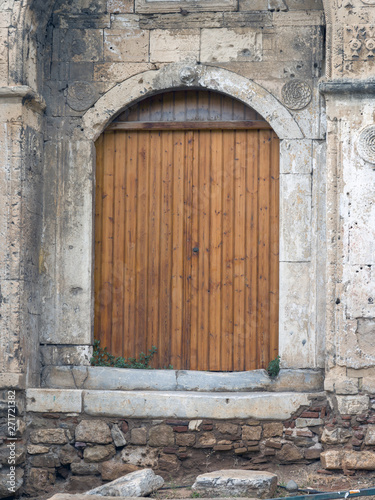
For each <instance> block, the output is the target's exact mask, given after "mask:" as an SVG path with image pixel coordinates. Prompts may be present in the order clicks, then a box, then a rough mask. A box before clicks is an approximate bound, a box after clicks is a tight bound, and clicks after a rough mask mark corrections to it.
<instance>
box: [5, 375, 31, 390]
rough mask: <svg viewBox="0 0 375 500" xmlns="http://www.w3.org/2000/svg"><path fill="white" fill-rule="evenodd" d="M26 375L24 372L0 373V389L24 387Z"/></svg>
mask: <svg viewBox="0 0 375 500" xmlns="http://www.w3.org/2000/svg"><path fill="white" fill-rule="evenodd" d="M25 386H26V376H25V374H24V373H0V389H9V390H18V389H25Z"/></svg>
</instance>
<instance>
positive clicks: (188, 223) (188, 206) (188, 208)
mask: <svg viewBox="0 0 375 500" xmlns="http://www.w3.org/2000/svg"><path fill="white" fill-rule="evenodd" d="M185 141H186V149H185V154H186V159H185V179H184V204H185V213H184V243H185V249H186V254H185V259H184V261H185V270H184V276H185V283H184V332H185V334H184V345H183V349H184V352H183V360H184V364H185V366H186V367H187V368H190V359H191V355H192V352H191V349H192V346H191V297H192V289H191V273H192V259H193V251H192V249H193V245H192V205H193V200H192V184H193V151H194V135H193V131H191V130H189V131H186V133H185ZM193 356H195V354H194V355H193Z"/></svg>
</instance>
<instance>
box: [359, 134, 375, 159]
mask: <svg viewBox="0 0 375 500" xmlns="http://www.w3.org/2000/svg"><path fill="white" fill-rule="evenodd" d="M357 151H358V154H359V156H360V157H361V158H363V159H364V160H366V161H368V162H369V163H372V164H375V125H369V126H368V127H366V128H364V129H363V130H362V131H361V132H360V134H359V136H358V142H357Z"/></svg>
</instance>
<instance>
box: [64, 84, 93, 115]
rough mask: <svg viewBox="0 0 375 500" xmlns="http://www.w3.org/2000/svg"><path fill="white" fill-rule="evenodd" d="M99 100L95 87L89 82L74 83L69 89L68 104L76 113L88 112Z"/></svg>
mask: <svg viewBox="0 0 375 500" xmlns="http://www.w3.org/2000/svg"><path fill="white" fill-rule="evenodd" d="M96 99H97V93H96V90H95V88H94V86H93V85H92V84H91V83H88V82H74V83H72V84H71V85H69V88H68V98H67V101H68V104H69V106H70V107H71V108H72V109H74V111H86V109H89V108H91V106H92V105H93V104H94V102H95V101H96Z"/></svg>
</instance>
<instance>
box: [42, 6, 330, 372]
mask: <svg viewBox="0 0 375 500" xmlns="http://www.w3.org/2000/svg"><path fill="white" fill-rule="evenodd" d="M228 5H229V4H227V10H223V8H222V7H219V6H214V7H212V9H213V10H215V12H210V11H209V9H208V7H207V8H205V9H203V10H205V11H204V12H200V9H199V8H197V9H195V12H189V11H187V12H185V11H183V12H173V10H174V7H171V6H169V7H168V8H167V7H165V5H164V4H163V6H160V9H159V7H155V6H154V5H153V4H152V5H151V4H147V3H146V4H143V3H142V2H139V3H136V4H135V5H133V4H132V3H130V2H124V1H121V2H104V1H99V0H97V1H92V2H83V3H82V2H74V3H72V2H68V1H62V0H61V1H59V2H57V3H56V5H55V7H54V11H53V13H52V17H51V27H50V29H49V30H48V33H47V41H46V46H47V47H48V51H47V53H46V55H45V60H46V61H48V63H47V62H46V64H45V68H46V73H45V84H44V90H43V95H44V97H45V99H46V103H47V109H46V136H45V138H46V143H45V151H46V159H45V165H46V169H45V174H44V179H45V186H46V194H45V203H46V204H45V210H44V213H45V216H44V231H43V241H42V256H43V262H42V273H43V277H42V281H43V287H42V289H43V291H44V293H43V312H42V324H41V343H42V344H43V347H42V353H44V351H45V350H46V348H47V346H53V345H54V346H55V347H54V348H53V349H55V352H56V353H57V352H58V351H59V352H60V354H59V355H57V354H56V356H58V357H59V358H60V359H67V358H68V357H69V356H70V357H71V356H74V358H75V359H76V360H78V362H79V363H85V362H87V354H83V353H87V352H88V347H89V346H90V345H91V343H92V327H93V325H92V262H93V260H92V235H93V221H92V198H93V178H94V175H95V171H94V151H93V143H92V141H93V139H96V138H97V136H98V135H99V134H100V133H101V132H102V131H103V129H104V128H105V125H106V124H107V123H108V122H109V121H110V120H111V119H113V118H114V117H115V116H116V115H117V114H118V113H119V112H120V111H121V110H122V109H123V108H124V107H125V106H128V105H130V104H131V103H132V102H134V101H135V100H137V99H140V98H141V97H142V96H146V95H150V94H152V93H155V92H159V91H163V90H169V89H173V88H192V87H193V88H202V89H204V88H207V89H212V90H218V91H221V92H224V93H228V94H229V95H232V96H233V97H237V98H239V99H242V100H243V101H244V102H247V103H248V104H249V105H250V106H253V107H254V108H255V109H256V110H257V111H258V112H260V113H261V114H263V115H264V116H265V118H266V119H268V120H269V121H270V123H271V125H273V126H274V128H275V130H276V132H277V133H278V134H279V136H280V138H281V139H283V142H282V146H281V188H280V189H281V200H282V204H281V242H280V261H281V267H280V276H281V277H280V288H281V293H280V296H281V307H280V312H281V314H280V350H281V357H282V363H283V364H284V366H289V367H295V368H302V367H322V366H323V365H324V356H323V351H324V324H325V321H324V314H325V313H324V304H325V299H324V268H325V259H324V251H323V250H324V249H323V248H322V242H323V243H324V217H325V216H324V210H325V209H324V154H325V151H324V144H323V143H322V141H323V138H324V129H325V126H324V120H322V119H321V117H322V112H321V107H322V105H323V100H322V98H321V96H320V95H319V92H318V86H317V83H318V79H319V77H320V76H321V75H322V64H323V58H324V56H323V44H324V38H323V34H324V16H323V11H322V5H321V3H320V2H318V1H312V2H309V5H308V6H307V5H306V2H295V1H294V2H290V6H289V10H288V11H285V9H284V8H281V10H280V9H279V11H276V10H277V9H276V8H275V7H272V6H271V7H270V8H268V3H267V2H261V3H256V4H254V3H253V2H250V3H249V2H240V3H239V5H238V6H237V5H235V4H233V5H231V6H228ZM280 5H281V7H282V6H283V3H281V4H280ZM307 8H308V10H306V9H307ZM166 9H167V10H169V11H168V12H166ZM220 9H222V10H220ZM228 9H229V10H228ZM207 10H208V12H207ZM184 67H188V68H190V70H191V71H192V77H191V79H190V80H189V81H187V80H186V79H185V80H181V78H180V71H181V70H182V69H183V68H184ZM137 75H138V76H137ZM98 116H99V118H97V117H98ZM277 121H279V122H282V123H280V125H279V124H278V123H276V122H277ZM292 123H293V125H292ZM51 165H54V166H57V168H50V166H51ZM312 174H313V181H312ZM51 185H52V186H54V187H55V189H54V191H52V192H51V190H50V186H51ZM73 207H74V208H73ZM318 249H319V250H318ZM316 279H319V280H320V283H319V286H317V287H315V286H313V285H312V284H313V283H315V280H316ZM302 283H303V285H302V287H301V284H302ZM74 346H77V347H74ZM48 349H50V348H48ZM67 350H69V355H67V354H65V353H66V352H67ZM43 356H44V354H43ZM67 364H72V363H71V362H67Z"/></svg>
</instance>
